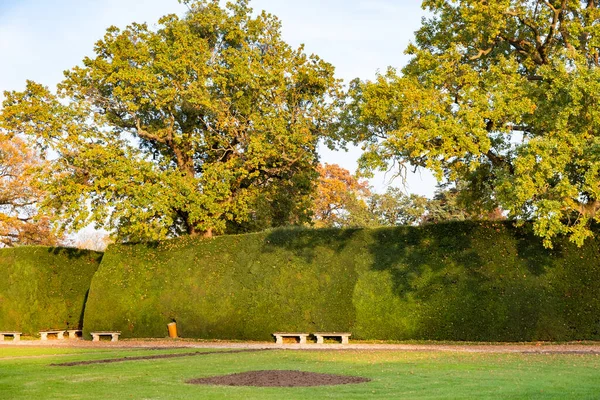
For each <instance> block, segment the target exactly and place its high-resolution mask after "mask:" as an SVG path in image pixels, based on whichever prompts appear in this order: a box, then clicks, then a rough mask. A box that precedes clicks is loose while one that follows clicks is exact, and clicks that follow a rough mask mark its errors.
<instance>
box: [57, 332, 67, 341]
mask: <svg viewBox="0 0 600 400" xmlns="http://www.w3.org/2000/svg"><path fill="white" fill-rule="evenodd" d="M56 338H57V339H58V340H63V339H64V338H65V333H64V332H58V333H57V334H56Z"/></svg>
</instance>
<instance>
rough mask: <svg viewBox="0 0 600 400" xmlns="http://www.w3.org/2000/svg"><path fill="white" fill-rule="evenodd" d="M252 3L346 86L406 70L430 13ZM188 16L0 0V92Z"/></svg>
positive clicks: (421, 185)
mask: <svg viewBox="0 0 600 400" xmlns="http://www.w3.org/2000/svg"><path fill="white" fill-rule="evenodd" d="M250 5H251V6H252V7H253V8H254V9H255V11H259V10H263V9H264V10H266V11H268V12H270V13H272V14H275V15H277V16H278V17H279V18H280V19H281V20H282V23H283V36H284V38H285V40H286V41H287V42H288V43H290V44H291V45H292V46H294V47H296V46H298V45H300V44H302V43H304V44H305V46H306V51H307V52H308V53H315V54H318V55H319V56H320V57H321V58H323V59H324V60H326V61H328V62H330V63H332V64H333V65H335V67H336V71H337V75H338V77H339V78H342V79H344V80H345V81H349V80H351V79H353V78H356V77H360V78H362V79H372V78H373V77H374V76H375V73H376V72H377V71H378V70H380V71H384V70H385V69H386V68H387V67H388V66H393V67H398V68H399V67H402V66H403V65H404V64H405V63H406V62H407V58H406V56H405V55H404V54H403V52H404V49H405V48H406V46H407V45H408V43H409V41H411V40H412V39H413V32H414V31H415V30H417V29H418V27H419V25H420V21H421V18H422V16H423V15H424V11H423V10H422V9H421V7H420V1H418V0H300V1H299V0H252V1H251V2H250ZM184 10H185V7H184V6H182V5H181V4H179V3H178V2H177V0H53V1H48V0H0V55H1V56H2V57H1V59H0V60H1V61H0V91H4V90H21V89H23V87H24V84H25V80H26V79H31V80H34V81H37V82H40V83H42V84H44V85H47V86H50V87H53V86H54V85H55V84H56V83H58V82H59V81H60V80H61V79H62V71H64V70H66V69H69V68H71V67H73V66H75V65H77V64H79V63H80V62H81V60H82V58H83V57H84V56H86V55H92V53H93V45H94V42H95V41H97V40H98V39H100V38H101V37H102V35H103V34H104V31H105V30H106V28H107V27H109V26H110V25H116V26H119V27H123V26H125V25H127V24H128V23H130V22H147V23H149V24H150V25H152V24H154V23H155V22H156V21H157V20H158V18H159V17H160V16H162V15H165V14H169V13H181V12H183V11H184ZM359 154H360V151H359V149H353V150H352V151H350V152H349V153H344V154H340V153H339V152H337V153H333V152H330V151H328V150H325V149H323V150H322V151H321V157H322V161H323V162H328V163H338V164H340V165H342V166H343V167H345V168H348V169H350V170H352V171H353V170H355V168H356V158H357V157H358V155H359ZM390 176H391V174H388V175H387V177H386V176H385V175H384V174H378V175H377V176H376V177H375V178H374V179H373V180H372V181H371V183H372V184H373V185H374V186H375V187H376V189H377V190H378V191H383V190H384V189H385V186H386V184H387V183H388V181H389V178H390ZM393 184H394V185H399V184H400V182H398V181H395V182H394V183H393ZM407 189H408V191H409V192H412V193H419V194H424V195H428V196H431V194H432V193H433V190H434V180H433V178H432V177H431V175H430V174H429V173H427V172H426V171H423V172H421V173H417V174H416V175H411V176H409V181H408V188H407Z"/></svg>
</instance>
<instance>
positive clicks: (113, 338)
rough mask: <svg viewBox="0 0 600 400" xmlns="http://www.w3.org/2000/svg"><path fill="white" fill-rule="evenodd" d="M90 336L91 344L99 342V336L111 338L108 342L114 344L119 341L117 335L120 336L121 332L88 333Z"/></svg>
mask: <svg viewBox="0 0 600 400" xmlns="http://www.w3.org/2000/svg"><path fill="white" fill-rule="evenodd" d="M90 334H91V335H92V342H99V341H100V336H110V337H111V339H110V341H111V342H116V341H118V340H119V335H120V334H121V332H120V331H116V332H111V331H106V332H90Z"/></svg>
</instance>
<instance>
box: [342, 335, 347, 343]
mask: <svg viewBox="0 0 600 400" xmlns="http://www.w3.org/2000/svg"><path fill="white" fill-rule="evenodd" d="M342 344H348V336H342Z"/></svg>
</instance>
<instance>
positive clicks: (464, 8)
mask: <svg viewBox="0 0 600 400" xmlns="http://www.w3.org/2000/svg"><path fill="white" fill-rule="evenodd" d="M423 7H424V8H425V9H427V10H428V11H429V12H430V15H431V17H430V18H429V19H425V20H424V21H423V25H422V27H421V29H420V30H419V31H418V32H417V33H416V42H415V43H414V44H413V45H411V46H410V47H409V48H408V50H407V52H408V54H410V55H412V60H411V61H410V63H409V64H408V65H407V66H406V67H405V68H404V69H403V70H402V74H398V73H397V72H396V71H395V70H393V69H390V70H389V71H388V72H387V73H385V74H381V75H380V76H378V78H377V79H376V80H375V81H372V82H370V81H363V82H361V81H359V80H356V81H354V82H353V84H352V85H351V89H350V93H349V94H350V99H351V100H350V101H349V107H348V108H347V110H346V114H345V117H344V122H345V123H344V126H343V129H342V130H341V134H343V135H344V137H345V138H346V139H347V140H353V141H355V142H359V143H363V145H364V146H365V147H366V150H367V151H366V153H365V155H364V156H363V158H362V166H363V167H364V168H366V169H374V168H389V166H390V165H393V164H395V165H400V166H401V167H404V168H406V167H409V166H410V167H424V168H429V169H431V170H433V171H434V172H435V174H436V175H437V177H438V179H439V180H440V181H449V182H455V183H458V184H459V185H460V186H461V187H462V188H464V190H465V191H466V193H464V194H466V195H470V197H471V201H470V204H471V205H472V206H473V207H474V208H476V209H479V210H481V211H485V210H488V211H492V210H494V209H496V208H497V207H498V206H501V207H502V209H504V210H508V211H509V212H510V217H511V218H513V219H515V220H517V221H525V220H533V221H534V227H535V230H536V233H537V234H538V235H540V236H542V237H543V238H544V240H545V244H546V245H547V246H551V243H552V238H553V237H554V236H556V235H559V234H566V235H569V236H570V238H571V240H572V241H574V242H576V243H578V244H581V243H583V241H584V240H585V238H586V237H589V236H590V235H592V234H593V229H591V225H593V221H599V220H600V213H599V210H600V107H599V105H600V60H599V54H600V8H599V7H598V1H597V0H584V1H582V0H528V1H521V0H495V1H489V0H425V1H423Z"/></svg>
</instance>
